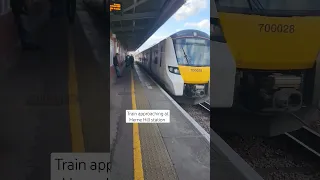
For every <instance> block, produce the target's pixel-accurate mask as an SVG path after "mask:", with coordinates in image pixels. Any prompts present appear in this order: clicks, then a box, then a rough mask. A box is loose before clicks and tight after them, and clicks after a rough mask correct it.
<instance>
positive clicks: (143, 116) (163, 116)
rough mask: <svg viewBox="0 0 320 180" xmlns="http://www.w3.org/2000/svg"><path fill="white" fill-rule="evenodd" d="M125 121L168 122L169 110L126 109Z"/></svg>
mask: <svg viewBox="0 0 320 180" xmlns="http://www.w3.org/2000/svg"><path fill="white" fill-rule="evenodd" d="M126 123H170V110H126Z"/></svg>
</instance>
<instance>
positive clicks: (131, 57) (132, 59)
mask: <svg viewBox="0 0 320 180" xmlns="http://www.w3.org/2000/svg"><path fill="white" fill-rule="evenodd" d="M129 59H130V65H131V68H134V57H133V55H132V54H131V56H130V58H129Z"/></svg>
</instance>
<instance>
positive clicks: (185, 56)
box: [181, 47, 189, 64]
mask: <svg viewBox="0 0 320 180" xmlns="http://www.w3.org/2000/svg"><path fill="white" fill-rule="evenodd" d="M181 49H182V51H183V54H184V58H186V60H187V63H188V64H189V60H188V56H187V55H186V53H185V52H184V49H183V47H181Z"/></svg>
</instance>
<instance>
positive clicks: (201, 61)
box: [136, 29, 210, 105]
mask: <svg viewBox="0 0 320 180" xmlns="http://www.w3.org/2000/svg"><path fill="white" fill-rule="evenodd" d="M136 56H137V57H138V61H137V64H139V65H140V66H141V67H143V69H145V70H146V71H147V72H148V73H149V74H151V75H152V76H153V77H154V78H155V79H156V80H157V81H158V82H159V84H160V85H162V86H163V87H164V89H165V90H167V92H168V93H169V94H170V95H171V96H172V97H174V98H175V100H176V101H177V102H179V103H183V104H193V105H194V104H198V103H202V102H204V101H207V100H208V99H209V98H210V96H209V94H210V87H209V86H210V83H209V82H210V36H209V35H208V34H206V33H205V32H202V31H199V30H194V29H187V30H182V31H179V32H176V33H174V34H172V35H171V36H169V37H167V38H166V39H163V40H162V41H160V42H159V43H157V44H155V45H153V46H151V47H150V48H147V49H146V50H144V51H142V52H139V53H138V54H137V55H136Z"/></svg>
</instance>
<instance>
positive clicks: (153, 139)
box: [133, 73, 178, 180]
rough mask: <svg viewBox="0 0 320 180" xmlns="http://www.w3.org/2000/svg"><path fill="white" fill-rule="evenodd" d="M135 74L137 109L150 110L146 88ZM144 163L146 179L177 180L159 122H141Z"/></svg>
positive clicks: (140, 132)
mask: <svg viewBox="0 0 320 180" xmlns="http://www.w3.org/2000/svg"><path fill="white" fill-rule="evenodd" d="M133 74H134V76H135V77H134V81H135V94H136V104H137V109H138V110H139V109H141V110H148V109H150V104H149V101H148V99H147V98H146V96H145V94H144V88H143V87H142V85H141V83H140V82H139V78H138V77H137V74H136V73H133ZM139 135H140V141H141V153H142V165H143V172H144V179H145V180H163V179H166V180H177V179H178V177H177V174H176V171H175V169H174V166H173V163H172V162H171V159H170V156H169V153H168V151H167V148H166V146H165V144H164V142H163V140H162V137H161V134H160V131H159V128H158V125H157V124H139Z"/></svg>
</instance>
